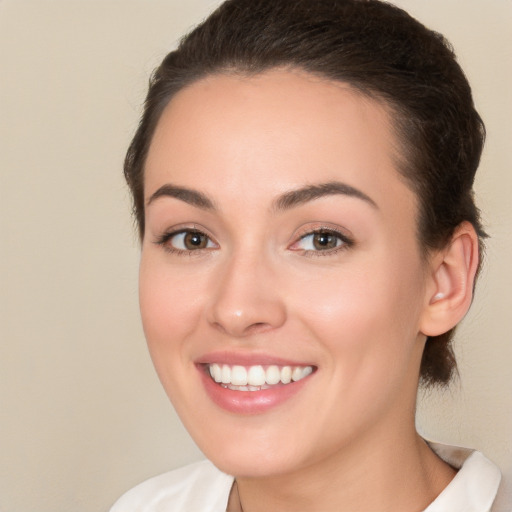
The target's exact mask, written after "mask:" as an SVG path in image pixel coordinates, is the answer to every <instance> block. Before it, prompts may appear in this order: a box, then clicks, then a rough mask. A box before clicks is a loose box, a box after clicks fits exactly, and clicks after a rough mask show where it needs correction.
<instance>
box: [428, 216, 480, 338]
mask: <svg viewBox="0 0 512 512" xmlns="http://www.w3.org/2000/svg"><path fill="white" fill-rule="evenodd" d="M478 262H479V254H478V236H477V234H476V232H475V228H474V227H473V226H472V225H471V224H470V223H469V222H463V223H461V224H460V225H459V226H458V227H457V229H456V230H455V232H454V234H453V236H452V238H451V240H450V243H449V244H448V245H447V246H446V247H445V248H444V249H442V250H440V251H438V252H436V253H434V255H433V256H432V257H431V259H430V266H429V277H428V280H427V286H426V288H425V289H426V296H425V306H424V309H423V313H422V316H421V318H420V331H421V332H422V333H423V334H425V335H426V336H439V335H441V334H444V333H445V332H447V331H449V330H450V329H452V328H453V327H455V326H456V325H457V324H458V323H459V322H460V321H461V320H462V318H463V317H464V315H465V314H466V313H467V311H468V309H469V306H470V305H471V301H472V299H473V285H474V282H475V275H476V271H477V269H478Z"/></svg>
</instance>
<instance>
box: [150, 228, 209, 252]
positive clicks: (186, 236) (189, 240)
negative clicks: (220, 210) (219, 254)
mask: <svg viewBox="0 0 512 512" xmlns="http://www.w3.org/2000/svg"><path fill="white" fill-rule="evenodd" d="M156 243H157V244H160V245H162V246H164V247H165V248H166V249H167V250H169V251H171V252H176V253H189V252H192V251H198V250H201V249H214V248H216V247H217V245H216V244H215V243H214V242H213V241H212V240H211V239H210V237H209V236H208V235H206V234H205V233H203V232H201V231H197V230H194V229H184V230H182V231H175V232H174V233H168V234H164V235H163V236H162V237H160V238H159V239H158V240H157V241H156Z"/></svg>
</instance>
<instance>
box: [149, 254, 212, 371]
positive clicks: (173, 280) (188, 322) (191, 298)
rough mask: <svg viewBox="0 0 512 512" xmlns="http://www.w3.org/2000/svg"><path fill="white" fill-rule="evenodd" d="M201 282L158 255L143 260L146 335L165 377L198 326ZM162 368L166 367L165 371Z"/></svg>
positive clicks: (151, 350)
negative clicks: (184, 274)
mask: <svg viewBox="0 0 512 512" xmlns="http://www.w3.org/2000/svg"><path fill="white" fill-rule="evenodd" d="M201 283H202V280H201V279H192V278H190V279H186V278H184V277H183V276H182V275H181V274H180V273H179V272H177V271H176V269H174V270H173V269H170V268H169V267H168V266H167V265H165V262H162V261H159V257H158V256H156V257H155V256H154V255H151V254H150V255H145V254H144V252H143V254H142V258H141V264H140V271H139V302H140V310H141V317H142V324H143V327H144V334H145V336H146V341H147V344H148V347H149V351H150V354H151V357H152V359H153V363H154V365H155V367H156V369H157V371H158V373H159V375H160V377H161V378H162V375H161V371H162V370H163V367H164V366H175V365H176V366H178V365H177V364H176V363H178V362H179V357H180V354H181V348H182V343H183V341H184V340H186V339H187V338H188V337H189V336H190V334H191V333H192V332H193V331H194V329H195V327H196V326H197V325H198V321H197V317H198V314H199V313H198V311H199V310H200V304H199V300H200V297H202V296H203V295H204V290H202V289H201ZM161 367H162V368H161Z"/></svg>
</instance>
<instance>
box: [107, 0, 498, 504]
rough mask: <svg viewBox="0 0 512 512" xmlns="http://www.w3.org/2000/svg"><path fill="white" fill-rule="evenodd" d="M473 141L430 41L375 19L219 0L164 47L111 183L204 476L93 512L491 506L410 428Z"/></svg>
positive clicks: (153, 336) (470, 279)
mask: <svg viewBox="0 0 512 512" xmlns="http://www.w3.org/2000/svg"><path fill="white" fill-rule="evenodd" d="M483 139H484V127H483V123H482V121H481V119H480V117H479V115H478V113H477V112H476V111H475V109H474V106H473V102H472V97H471V90H470V87H469V85H468V83H467V81H466V79H465V77H464V74H463V72H462V71H461V69H460V67H459V65H458V64H457V63H456V61H455V57H454V55H453V53H452V52H451V50H450V48H449V46H448V44H447V43H446V41H445V40H444V39H443V38H442V37H441V36H440V35H439V34H436V33H433V32H431V31H429V30H427V29H426V28H425V27H423V26H422V25H421V24H419V23H418V22H417V21H415V20H413V19H412V18H410V17H409V16H408V15H407V14H406V13H405V12H403V11H401V10H399V9H397V8H395V7H393V6H391V5H388V4H385V3H381V2H379V1H374V0H370V1H361V0H340V1H335V0H314V1H313V0H297V1H294V2H289V1H287V0H228V1H227V2H225V3H224V4H223V5H222V6H221V7H220V8H219V9H218V10H217V11H215V12H214V13H213V14H212V15H211V16H210V17H209V18H208V19H207V20H206V21H205V22H203V23H202V24H201V25H200V26H199V27H198V28H196V29H195V30H194V31H193V32H191V33H190V34H189V35H188V36H187V37H185V38H184V39H183V41H182V43H181V44H180V47H179V48H178V49H177V50H176V51H174V52H171V53H170V54H169V55H168V56H167V57H166V58H165V59H164V61H163V63H162V64H161V66H160V67H159V68H158V70H157V71H156V73H155V75H154V76H153V79H152V81H151V84H150V89H149V92H148V96H147V99H146V108H145V112H144V115H143V118H142V120H141V124H140V126H139V129H138V131H137V133H136V135H135V137H134V139H133V141H132V144H131V146H130V148H129V150H128V154H127V158H126V164H125V174H126V178H127V180H128V184H129V186H130V188H131V191H132V194H133V198H134V206H135V208H134V209H135V215H136V218H137V221H138V226H139V230H140V236H141V242H142V256H141V266H140V303H141V311H142V319H143V325H144V330H145V334H146V338H147V341H148V346H149V349H150V353H151V356H152V359H153V362H154V364H155V367H156V370H157V372H158V375H159V377H160V380H161V382H162V384H163V386H164V388H165V390H166V392H167V394H168V395H169V397H170V399H171V401H172V403H173V405H174V406H175V408H176V410H177V412H178V414H179V415H180V417H181V419H182V421H183V422H184V424H185V426H186V428H187V429H188V431H189V432H190V434H191V435H192V437H193V438H194V440H195V441H196V443H197V444H198V446H199V447H200V449H201V450H202V451H203V452H204V453H205V455H206V456H207V458H208V459H209V460H210V461H211V463H210V462H202V463H199V464H194V465H192V466H189V467H187V468H184V469H182V470H178V471H175V472H171V473H169V474H166V475H162V476H161V477H157V478H155V479H152V480H150V481H148V482H146V483H144V484H142V485H141V486H139V487H137V488H135V489H134V490H132V491H130V492H129V493H127V494H126V495H125V496H124V497H122V498H121V499H120V500H119V502H118V503H117V504H116V505H115V506H114V508H113V509H112V511H113V512H129V511H142V510H144V511H156V510H173V511H174V510H184V511H216V512H217V511H224V510H227V511H229V512H234V511H243V512H256V511H269V510H276V511H288V510H294V511H304V512H306V511H341V510H347V511H388V510H389V511H391V510H392V511H401V510H403V511H420V510H427V511H429V512H433V511H448V510H449V511H451V512H455V511H458V510H460V511H468V510H475V511H488V510H490V508H491V506H492V502H493V500H494V497H495V495H496V491H497V487H498V484H499V479H500V476H499V471H498V470H497V468H496V467H495V466H494V465H493V464H492V463H491V462H489V461H488V460H487V459H485V457H483V455H481V454H479V453H477V452H471V451H464V450H460V449H459V450H457V449H454V448H450V447H442V446H438V445H433V444H428V443H427V442H425V441H424V440H423V439H422V438H421V437H420V436H419V435H418V434H417V432H416V429H415V421H414V412H415V404H416V394H417V388H418V384H419V382H422V383H423V385H427V386H435V385H446V384H447V383H448V382H449V381H450V379H451V377H452V375H453V373H454V372H455V369H456V366H455V360H454V357H453V353H452V351H451V348H450V340H451V337H452V335H453V329H454V328H455V326H456V325H457V323H458V322H459V321H460V320H461V319H462V318H463V317H464V315H465V313H466V312H467V310H468V308H469V306H470V304H471V300H472V292H473V287H474V282H475V277H476V275H477V273H478V268H479V262H480V259H479V248H480V246H481V242H482V238H484V236H485V234H484V232H483V230H482V227H481V225H480V220H479V215H478V210H477V208H476V206H475V204H474V201H473V193H472V184H473V180H474V175H475V172H476V169H477V166H478V162H479V158H480V153H481V150H482V145H483ZM212 463H213V464H212ZM229 475H233V476H229ZM476 483H478V485H476Z"/></svg>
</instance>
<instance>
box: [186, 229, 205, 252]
mask: <svg viewBox="0 0 512 512" xmlns="http://www.w3.org/2000/svg"><path fill="white" fill-rule="evenodd" d="M185 246H186V247H187V248H188V249H197V248H200V249H202V248H203V247H206V237H205V236H204V235H202V234H201V233H187V234H186V235H185Z"/></svg>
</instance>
